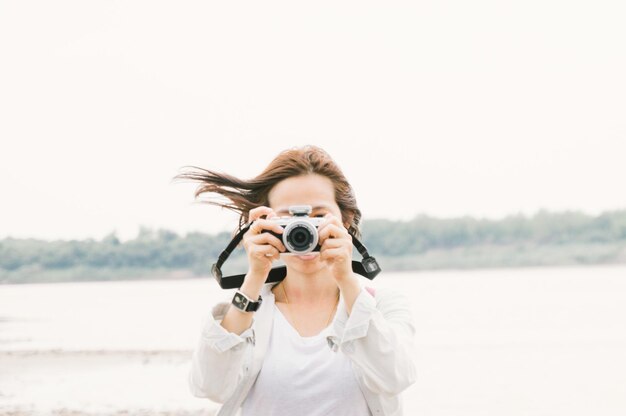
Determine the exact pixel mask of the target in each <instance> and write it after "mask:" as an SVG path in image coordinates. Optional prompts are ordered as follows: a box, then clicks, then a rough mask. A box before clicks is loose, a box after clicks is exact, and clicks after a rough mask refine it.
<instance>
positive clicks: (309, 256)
mask: <svg viewBox="0 0 626 416" xmlns="http://www.w3.org/2000/svg"><path fill="white" fill-rule="evenodd" d="M294 257H297V258H298V259H300V260H302V261H303V262H307V263H310V262H313V261H315V260H317V259H319V257H320V255H319V254H305V255H303V256H294Z"/></svg>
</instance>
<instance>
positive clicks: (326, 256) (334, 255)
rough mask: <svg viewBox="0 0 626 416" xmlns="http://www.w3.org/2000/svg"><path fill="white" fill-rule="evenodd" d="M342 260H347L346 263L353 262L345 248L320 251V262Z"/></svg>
mask: <svg viewBox="0 0 626 416" xmlns="http://www.w3.org/2000/svg"><path fill="white" fill-rule="evenodd" d="M340 259H345V260H346V261H348V260H351V258H350V257H349V256H347V253H346V250H345V248H343V247H340V248H331V249H328V250H324V251H320V260H324V261H335V260H340Z"/></svg>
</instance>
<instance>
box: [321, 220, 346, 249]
mask: <svg viewBox="0 0 626 416" xmlns="http://www.w3.org/2000/svg"><path fill="white" fill-rule="evenodd" d="M318 235H319V241H321V242H322V244H323V243H324V241H326V240H327V239H329V238H350V234H349V233H348V230H346V229H345V228H344V227H343V226H341V227H339V226H338V225H336V224H328V225H326V227H324V228H323V229H322V231H319V234H318Z"/></svg>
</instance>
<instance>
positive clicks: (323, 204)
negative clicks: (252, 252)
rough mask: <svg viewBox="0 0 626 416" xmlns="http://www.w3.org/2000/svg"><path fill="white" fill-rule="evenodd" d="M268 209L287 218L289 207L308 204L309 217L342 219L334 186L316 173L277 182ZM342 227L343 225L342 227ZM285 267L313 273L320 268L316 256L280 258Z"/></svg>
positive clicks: (270, 195) (269, 196)
mask: <svg viewBox="0 0 626 416" xmlns="http://www.w3.org/2000/svg"><path fill="white" fill-rule="evenodd" d="M268 200H269V201H268V202H269V207H270V208H272V210H274V212H275V213H276V215H278V216H280V217H282V216H290V215H291V214H290V213H289V206H290V205H310V206H311V207H312V208H313V210H312V211H311V214H310V216H311V217H318V216H319V217H323V216H324V215H326V214H328V213H331V214H333V215H334V216H336V217H337V218H339V219H341V218H342V217H341V210H340V209H339V206H338V205H337V202H336V201H335V187H334V186H333V183H332V181H331V180H330V179H328V178H327V177H326V176H322V175H318V174H310V175H303V176H293V177H291V178H287V179H284V180H282V181H280V182H278V183H277V184H276V185H274V187H273V188H272V190H271V191H270V192H269V195H268ZM344 225H345V224H344ZM281 258H282V260H283V261H284V262H285V264H286V265H287V266H288V267H293V268H295V270H297V271H300V272H305V273H312V272H315V271H317V270H319V269H320V268H321V267H323V266H324V265H323V263H322V262H321V261H320V260H319V255H317V254H315V255H308V256H292V255H288V256H282V257H281Z"/></svg>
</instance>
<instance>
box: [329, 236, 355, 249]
mask: <svg viewBox="0 0 626 416" xmlns="http://www.w3.org/2000/svg"><path fill="white" fill-rule="evenodd" d="M339 247H345V248H346V249H347V248H348V244H347V242H346V239H344V238H327V239H326V240H325V241H324V243H322V245H321V248H323V249H326V250H328V249H331V248H339ZM350 249H352V245H350Z"/></svg>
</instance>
